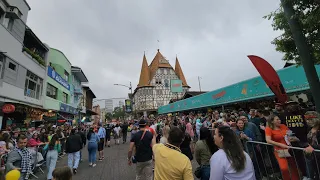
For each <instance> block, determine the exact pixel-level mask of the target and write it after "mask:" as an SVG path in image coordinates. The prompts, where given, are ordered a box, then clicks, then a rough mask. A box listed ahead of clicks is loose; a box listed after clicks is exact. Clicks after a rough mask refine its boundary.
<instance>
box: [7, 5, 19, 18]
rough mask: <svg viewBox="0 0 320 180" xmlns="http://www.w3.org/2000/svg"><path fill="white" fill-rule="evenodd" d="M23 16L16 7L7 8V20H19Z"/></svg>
mask: <svg viewBox="0 0 320 180" xmlns="http://www.w3.org/2000/svg"><path fill="white" fill-rule="evenodd" d="M21 15H22V14H21V12H20V11H19V9H18V8H17V7H15V6H9V7H8V8H7V12H6V18H11V19H19V18H20V16H21Z"/></svg>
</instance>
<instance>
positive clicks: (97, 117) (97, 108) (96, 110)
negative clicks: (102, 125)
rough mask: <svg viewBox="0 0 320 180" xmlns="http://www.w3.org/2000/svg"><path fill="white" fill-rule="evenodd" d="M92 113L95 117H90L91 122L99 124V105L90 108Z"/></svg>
mask: <svg viewBox="0 0 320 180" xmlns="http://www.w3.org/2000/svg"><path fill="white" fill-rule="evenodd" d="M92 111H93V112H95V113H96V115H93V116H92V119H93V122H94V123H99V122H101V120H102V118H101V109H100V105H99V104H98V105H95V106H93V107H92Z"/></svg>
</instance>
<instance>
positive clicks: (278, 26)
mask: <svg viewBox="0 0 320 180" xmlns="http://www.w3.org/2000/svg"><path fill="white" fill-rule="evenodd" d="M288 1H292V2H293V3H294V9H295V15H294V17H293V18H297V19H298V20H299V22H300V25H301V27H302V29H303V33H304V35H305V36H306V38H307V43H308V44H309V46H310V50H311V52H312V53H313V54H314V56H315V64H320V31H319V28H320V4H319V2H318V0H288ZM263 18H265V19H268V20H272V22H273V23H272V27H273V29H274V30H275V31H282V32H283V33H282V34H281V35H280V36H279V37H276V38H275V39H274V40H273V41H272V42H271V43H272V44H274V45H275V46H276V50H277V51H279V52H282V53H284V56H283V60H285V61H292V60H293V61H296V63H297V64H300V63H301V62H300V56H299V54H298V50H297V47H296V45H295V42H294V40H293V37H292V33H291V30H290V27H289V24H288V22H287V19H286V17H285V15H284V12H283V9H282V7H281V5H280V8H279V9H277V10H275V11H274V12H271V13H270V14H268V15H266V16H264V17H263Z"/></svg>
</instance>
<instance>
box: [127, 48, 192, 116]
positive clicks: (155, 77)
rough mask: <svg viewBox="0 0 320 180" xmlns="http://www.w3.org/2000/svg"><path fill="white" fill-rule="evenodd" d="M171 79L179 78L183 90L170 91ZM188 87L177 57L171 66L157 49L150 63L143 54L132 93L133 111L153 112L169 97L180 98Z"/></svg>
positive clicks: (166, 101)
mask: <svg viewBox="0 0 320 180" xmlns="http://www.w3.org/2000/svg"><path fill="white" fill-rule="evenodd" d="M171 80H181V81H182V89H183V91H182V92H180V93H173V92H171V89H170V83H171ZM189 88H190V86H189V85H188V84H187V81H186V79H185V77H184V74H183V71H182V69H181V67H180V63H179V60H178V58H176V63H175V68H173V67H172V66H171V65H170V63H169V61H168V60H167V59H166V58H165V57H164V56H163V55H162V54H161V53H160V51H159V49H158V52H157V54H156V56H155V57H154V58H153V61H152V62H151V64H150V65H148V62H147V58H146V56H145V55H144V56H143V60H142V67H141V73H140V79H139V84H138V86H137V88H136V89H135V90H134V93H133V95H132V97H133V111H134V112H136V113H137V114H140V115H141V114H150V113H155V112H156V111H157V109H158V107H160V106H163V105H166V104H168V103H169V101H170V100H171V99H180V98H182V97H183V96H184V94H185V93H186V92H187V91H188V90H189Z"/></svg>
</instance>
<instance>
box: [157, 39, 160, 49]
mask: <svg viewBox="0 0 320 180" xmlns="http://www.w3.org/2000/svg"><path fill="white" fill-rule="evenodd" d="M157 41H158V51H159V49H160V41H159V40H157Z"/></svg>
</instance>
